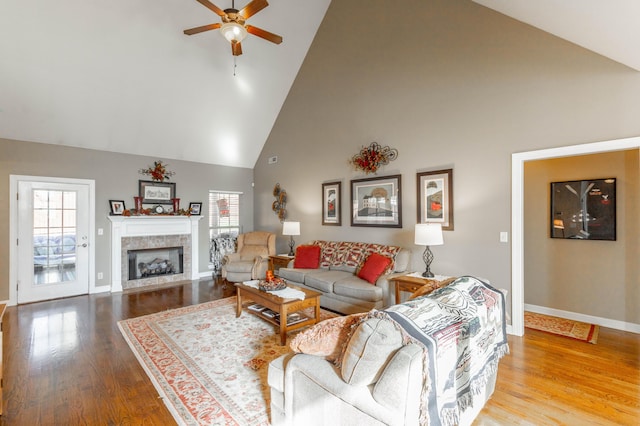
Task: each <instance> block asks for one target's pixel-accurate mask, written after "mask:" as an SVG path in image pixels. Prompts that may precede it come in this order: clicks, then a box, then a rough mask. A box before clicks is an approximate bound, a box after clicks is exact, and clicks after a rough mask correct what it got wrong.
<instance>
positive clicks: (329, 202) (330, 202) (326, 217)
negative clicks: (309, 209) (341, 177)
mask: <svg viewBox="0 0 640 426" xmlns="http://www.w3.org/2000/svg"><path fill="white" fill-rule="evenodd" d="M322 224H323V225H335V226H341V225H342V182H327V183H323V184H322Z"/></svg>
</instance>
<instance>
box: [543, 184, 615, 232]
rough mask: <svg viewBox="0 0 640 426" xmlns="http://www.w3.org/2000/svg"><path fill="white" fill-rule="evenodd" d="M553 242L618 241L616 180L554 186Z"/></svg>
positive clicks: (551, 222)
mask: <svg viewBox="0 0 640 426" xmlns="http://www.w3.org/2000/svg"><path fill="white" fill-rule="evenodd" d="M549 222H550V228H551V238H568V239H572V240H608V241H615V240H616V179H615V178H607V179H588V180H573V181H566V182H551V218H550V221H549Z"/></svg>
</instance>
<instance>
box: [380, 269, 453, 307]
mask: <svg viewBox="0 0 640 426" xmlns="http://www.w3.org/2000/svg"><path fill="white" fill-rule="evenodd" d="M448 278H450V277H447V276H444V275H436V276H435V277H433V278H425V277H421V276H416V275H401V276H398V277H393V278H390V279H389V280H390V281H393V282H395V284H396V303H400V292H402V291H406V292H410V293H415V292H416V291H417V290H418V289H419V288H422V287H424V286H430V287H431V290H430V291H433V290H436V289H438V288H440V285H439V284H440V282H441V281H444V280H446V279H448Z"/></svg>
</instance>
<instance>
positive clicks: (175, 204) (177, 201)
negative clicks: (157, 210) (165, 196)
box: [171, 198, 180, 213]
mask: <svg viewBox="0 0 640 426" xmlns="http://www.w3.org/2000/svg"><path fill="white" fill-rule="evenodd" d="M171 201H172V202H173V213H178V210H180V198H172V199H171Z"/></svg>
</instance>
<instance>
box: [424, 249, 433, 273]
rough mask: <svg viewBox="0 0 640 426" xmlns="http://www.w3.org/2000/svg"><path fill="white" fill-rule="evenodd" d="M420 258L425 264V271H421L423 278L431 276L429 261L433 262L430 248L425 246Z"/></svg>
mask: <svg viewBox="0 0 640 426" xmlns="http://www.w3.org/2000/svg"><path fill="white" fill-rule="evenodd" d="M422 260H424V264H425V266H426V269H425V271H424V272H423V273H422V276H423V277H425V278H433V277H434V275H433V272H431V262H433V253H431V249H429V246H427V248H426V249H424V253H423V254H422Z"/></svg>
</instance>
